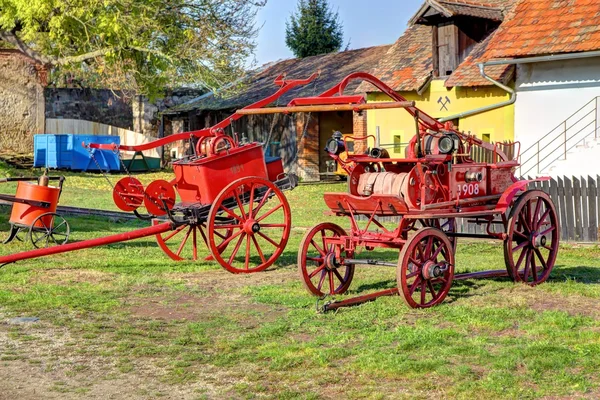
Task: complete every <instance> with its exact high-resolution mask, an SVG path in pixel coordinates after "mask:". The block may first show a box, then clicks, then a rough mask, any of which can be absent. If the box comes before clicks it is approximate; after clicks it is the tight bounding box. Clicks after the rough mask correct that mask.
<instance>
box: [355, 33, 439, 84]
mask: <svg viewBox="0 0 600 400" xmlns="http://www.w3.org/2000/svg"><path fill="white" fill-rule="evenodd" d="M431 49H432V38H431V27H429V26H424V25H413V26H411V27H409V28H408V29H407V30H406V31H405V32H404V34H403V35H402V36H400V38H399V39H398V40H397V41H396V43H394V44H393V45H392V47H391V48H390V49H389V50H388V51H387V53H386V54H384V55H383V56H382V57H381V59H380V60H379V63H376V64H375V68H374V69H371V71H370V72H371V73H372V74H373V75H375V76H376V77H377V78H379V79H381V80H382V81H383V82H384V83H386V84H387V85H389V86H390V87H391V88H392V89H394V90H398V91H401V90H407V91H410V90H417V89H419V88H420V87H421V86H422V85H423V84H424V83H425V82H426V81H427V79H428V78H429V76H430V75H431V71H432V68H433V64H432V62H433V61H432V50H431ZM373 89H374V88H373V87H372V86H371V85H369V84H361V85H360V86H359V89H358V90H359V91H363V92H367V91H372V90H373Z"/></svg>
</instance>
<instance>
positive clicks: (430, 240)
mask: <svg viewBox="0 0 600 400" xmlns="http://www.w3.org/2000/svg"><path fill="white" fill-rule="evenodd" d="M432 250H433V237H432V236H429V237H428V238H427V245H426V246H425V258H424V259H427V260H431V251H432Z"/></svg>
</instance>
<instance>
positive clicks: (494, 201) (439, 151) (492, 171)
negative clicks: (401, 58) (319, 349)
mask: <svg viewBox="0 0 600 400" xmlns="http://www.w3.org/2000/svg"><path fill="white" fill-rule="evenodd" d="M357 79H360V80H364V81H367V82H370V83H371V84H373V85H374V86H376V87H377V88H378V89H379V90H380V91H382V92H383V93H386V94H387V95H388V96H389V97H390V98H391V99H392V100H393V101H394V102H395V103H396V104H402V103H404V108H405V110H406V111H407V112H408V113H410V114H411V115H412V116H413V117H414V119H415V122H416V135H415V137H414V138H413V139H412V140H411V141H410V143H409V144H408V148H407V151H406V157H405V158H393V157H390V156H389V155H388V152H387V150H386V149H384V148H379V147H373V148H371V149H370V150H369V151H368V152H367V154H353V155H349V156H347V157H344V158H343V159H342V158H340V157H339V155H340V154H341V153H343V152H344V151H345V149H346V147H347V146H346V141H347V140H348V138H341V135H338V136H336V137H334V138H332V139H331V140H330V141H329V142H328V144H327V149H326V151H327V152H328V153H329V154H330V156H331V157H332V158H333V159H335V160H336V161H337V162H338V163H339V164H340V165H341V166H342V167H343V168H344V169H345V170H346V171H347V172H348V175H349V178H348V191H347V192H346V193H326V194H325V195H324V200H325V204H326V205H327V207H328V208H329V210H330V213H331V214H332V215H336V216H340V217H345V218H348V219H349V222H350V231H349V232H347V231H346V230H345V229H343V228H342V227H340V226H339V225H336V224H333V223H329V222H326V223H321V224H318V225H316V226H314V227H313V228H312V229H310V230H309V231H308V232H307V233H306V235H305V236H304V239H303V240H302V242H301V245H300V249H299V251H298V268H299V271H300V276H301V278H302V281H303V282H304V285H305V286H306V289H307V290H308V291H309V292H310V293H311V294H313V295H315V296H324V295H336V294H342V293H344V292H346V291H347V290H348V288H349V287H350V284H351V282H352V279H353V277H354V273H355V268H356V267H357V266H358V265H385V266H392V267H395V268H396V280H397V286H396V287H395V288H392V289H388V290H383V291H379V292H376V293H371V294H367V295H363V296H359V297H356V298H351V299H346V300H343V301H338V302H333V303H329V304H326V305H325V306H324V309H325V310H331V309H336V308H339V307H342V306H346V305H352V304H358V303H361V302H364V301H369V300H372V299H375V298H377V297H379V296H384V295H397V294H399V295H401V296H402V297H403V299H404V300H405V302H406V303H407V304H408V305H409V306H410V307H414V308H424V307H431V306H434V305H437V304H439V303H441V302H442V301H443V300H444V298H445V297H446V295H447V294H448V292H449V290H450V287H451V286H452V282H453V281H454V280H458V279H467V278H477V277H500V276H509V277H510V278H512V279H513V280H514V281H517V282H524V283H526V284H529V285H536V284H539V283H542V282H544V281H545V280H546V279H548V276H549V275H550V272H551V271H552V268H553V267H554V263H555V260H556V255H557V252H558V244H559V225H558V219H557V214H556V210H555V207H554V204H553V203H552V200H551V199H550V197H549V196H548V195H547V194H546V193H544V192H542V191H539V190H527V185H528V184H529V183H530V182H532V181H527V180H518V179H517V178H516V177H515V176H514V174H513V171H514V170H515V167H517V166H518V165H519V164H518V161H517V157H518V155H517V157H515V158H514V159H509V158H508V157H507V156H506V154H505V152H503V151H502V150H501V148H500V146H498V145H495V144H490V143H486V142H483V141H482V140H480V139H477V138H476V137H474V136H470V135H466V134H464V133H461V132H459V131H458V130H456V129H454V128H453V126H452V124H450V123H446V124H442V123H440V122H438V121H437V120H435V119H433V118H432V117H430V116H428V115H427V114H425V113H424V112H422V111H420V110H419V109H417V108H416V107H414V105H411V104H409V105H406V101H405V99H404V98H403V97H402V96H400V95H399V94H397V93H396V92H394V91H393V90H392V89H391V88H389V87H388V86H386V85H385V84H384V83H383V82H381V81H379V80H378V79H376V78H375V77H373V76H371V75H368V74H365V73H355V74H352V75H349V76H348V77H346V78H345V79H344V80H343V81H342V82H341V83H340V84H339V85H337V86H335V87H334V88H332V89H331V90H329V91H327V92H325V93H324V94H323V97H326V98H328V99H331V98H332V96H333V97H335V96H336V95H337V96H339V97H341V96H343V93H344V89H345V88H346V86H347V85H348V84H349V83H350V82H351V81H353V80H357ZM358 109H359V106H357V110H358ZM371 139H375V138H371ZM352 140H354V142H355V146H356V143H357V142H360V141H363V142H364V141H367V140H370V139H369V138H368V137H354V138H352ZM473 147H480V148H483V149H484V150H485V151H487V152H488V153H489V154H490V156H491V159H492V160H493V162H489V163H484V162H475V161H474V160H473V159H472V158H471V156H470V154H471V150H472V148H473ZM517 153H518V151H517ZM539 180H544V178H540V179H539ZM383 217H396V219H397V220H398V221H399V222H398V223H397V225H395V226H394V227H393V228H391V227H389V225H387V226H386V223H384V222H381V220H382V218H383ZM458 217H461V218H463V219H467V220H468V222H469V223H474V224H479V225H485V226H487V234H468V233H458V232H457V231H456V224H455V219H456V218H458ZM494 227H500V228H501V230H502V232H497V231H498V229H494ZM460 237H468V238H485V239H497V240H502V241H503V242H504V258H505V263H506V270H500V271H483V272H477V273H469V274H461V275H455V273H454V271H455V258H454V255H455V250H456V242H457V239H458V238H460ZM375 248H388V249H397V250H398V251H399V257H398V262H397V263H387V262H382V261H377V260H374V259H369V258H364V257H363V258H361V259H359V258H357V257H356V256H357V255H358V253H359V252H360V250H367V251H370V250H373V249H375ZM363 254H364V253H363Z"/></svg>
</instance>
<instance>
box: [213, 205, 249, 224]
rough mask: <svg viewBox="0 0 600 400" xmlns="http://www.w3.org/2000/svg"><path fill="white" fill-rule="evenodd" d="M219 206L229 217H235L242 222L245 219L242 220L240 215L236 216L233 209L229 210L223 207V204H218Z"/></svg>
mask: <svg viewBox="0 0 600 400" xmlns="http://www.w3.org/2000/svg"><path fill="white" fill-rule="evenodd" d="M219 208H220V209H221V210H223V211H225V212H226V213H227V214H229V216H230V217H232V218H235V219H237V220H238V221H240V222H244V221H245V220H242V219H241V218H240V217H238V216H237V215H236V214H235V213H234V212H233V211H231V210H230V209H229V208H227V207H225V206H224V205H223V204H221V205H220V206H219Z"/></svg>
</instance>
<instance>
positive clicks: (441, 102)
mask: <svg viewBox="0 0 600 400" xmlns="http://www.w3.org/2000/svg"><path fill="white" fill-rule="evenodd" d="M445 97H446V98H445V99H442V96H440V98H439V99H438V101H437V102H438V104H441V105H442V107H441V108H440V111H442V110H446V111H449V110H448V107H446V105H447V104H450V103H451V102H450V99H449V98H448V96H445Z"/></svg>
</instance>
